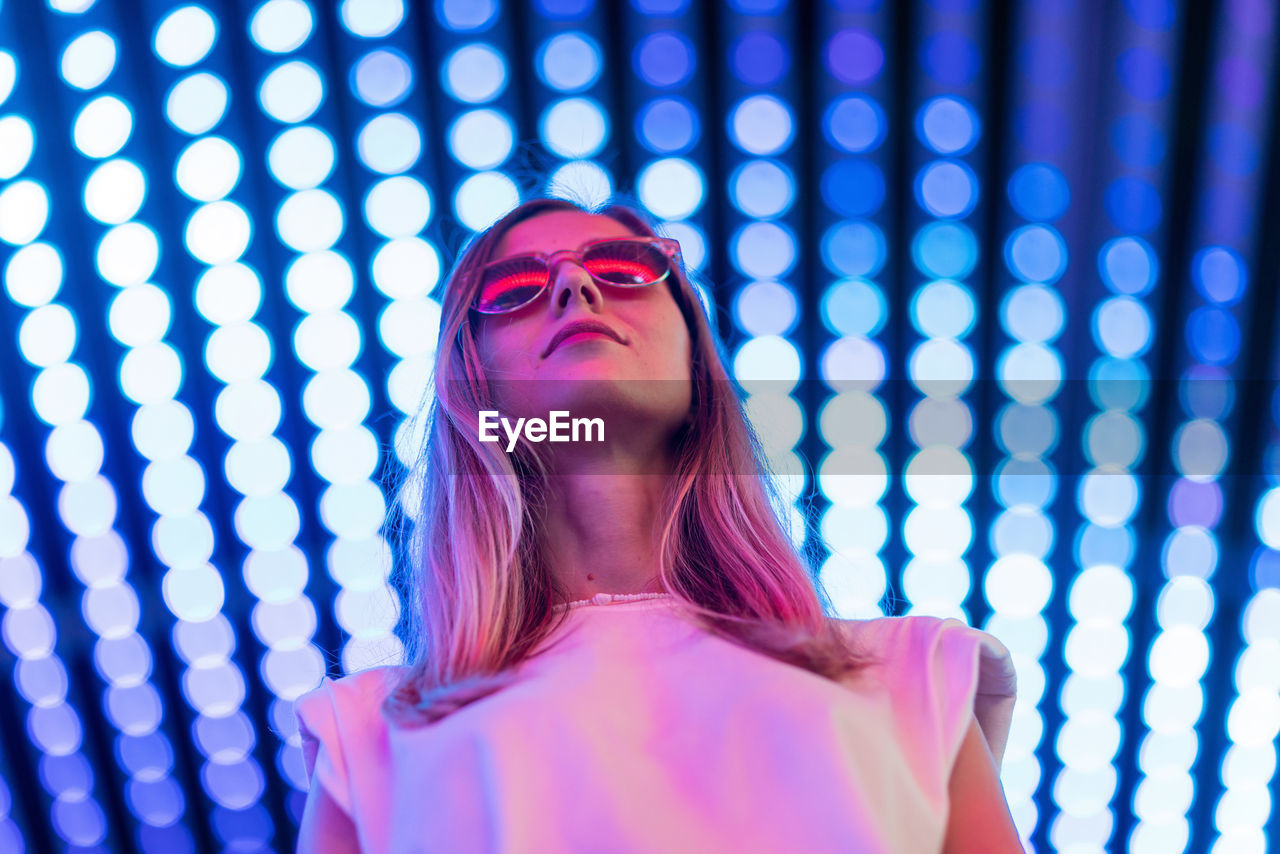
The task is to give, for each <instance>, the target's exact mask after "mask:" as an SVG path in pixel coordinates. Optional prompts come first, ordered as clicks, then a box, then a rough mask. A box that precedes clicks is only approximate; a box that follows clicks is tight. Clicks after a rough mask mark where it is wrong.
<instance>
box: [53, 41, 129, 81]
mask: <svg viewBox="0 0 1280 854" xmlns="http://www.w3.org/2000/svg"><path fill="white" fill-rule="evenodd" d="M115 66H116V42H115V39H113V38H111V36H109V35H107V34H106V33H104V32H102V31H101V30H92V31H90V32H87V33H84V34H82V35H79V36H76V38H75V39H73V40H72V42H71V43H70V44H69V45H67V47H66V50H64V51H63V52H62V63H61V66H60V70H61V72H62V79H63V80H66V81H67V83H68V84H69V85H71V86H73V87H75V88H76V89H92V88H94V87H95V86H98V85H99V84H101V83H102V82H103V81H104V80H106V79H107V77H109V76H110V75H111V72H112V70H113V69H114V68H115Z"/></svg>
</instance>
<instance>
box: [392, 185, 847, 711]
mask: <svg viewBox="0 0 1280 854" xmlns="http://www.w3.org/2000/svg"><path fill="white" fill-rule="evenodd" d="M561 210H569V211H580V212H586V213H600V214H602V215H604V216H608V217H611V218H613V219H614V220H616V221H618V222H620V223H621V224H623V225H625V226H626V227H628V228H629V229H631V230H632V231H634V232H635V233H636V234H638V235H646V236H654V229H653V227H652V226H651V225H650V224H649V222H648V221H646V219H645V218H644V217H643V216H641V215H640V214H639V213H637V212H636V211H635V210H633V209H632V208H630V207H627V206H624V205H620V204H616V203H615V204H612V205H610V206H608V207H605V208H603V209H602V210H596V211H590V210H585V209H584V208H583V207H582V206H580V205H577V204H575V203H573V202H569V201H565V200H562V199H547V198H541V199H534V200H531V201H528V202H525V203H524V204H522V205H520V206H519V207H517V208H515V209H514V210H513V211H511V212H510V213H509V214H507V215H506V216H505V217H503V218H502V219H501V220H499V221H498V222H497V223H495V224H494V225H492V226H490V227H489V229H487V230H486V231H484V232H482V233H480V234H479V235H477V236H476V237H475V238H474V239H473V240H472V241H471V242H470V244H469V245H468V246H467V247H466V248H465V250H464V251H463V253H462V256H461V258H460V259H459V260H458V262H457V264H456V265H455V266H454V268H453V271H452V273H451V275H450V276H449V277H448V279H447V281H446V283H445V290H444V298H443V307H442V316H441V323H440V337H439V342H438V345H437V349H436V361H435V369H434V374H433V378H432V379H433V389H432V393H431V394H430V395H429V410H426V421H425V424H423V425H422V426H421V428H420V429H419V431H417V432H418V434H419V435H422V434H425V436H426V439H425V443H424V447H423V448H422V450H421V452H420V453H418V455H417V461H416V463H415V464H414V465H413V466H411V467H410V470H409V471H408V472H407V473H406V474H405V482H404V485H403V487H404V488H402V490H401V491H400V494H401V496H402V499H403V500H404V501H405V502H406V503H407V506H405V507H403V509H402V512H403V513H404V514H405V516H406V517H407V520H408V524H407V525H406V526H405V528H406V530H405V532H404V535H403V539H404V541H405V560H403V561H401V565H400V566H399V567H398V568H397V578H398V584H397V587H398V589H399V591H400V593H401V595H402V607H401V613H400V622H399V625H398V626H397V635H398V636H399V637H400V638H401V640H402V641H403V642H404V645H405V654H406V659H405V663H406V665H407V666H406V668H405V670H404V673H403V676H402V678H401V680H400V682H399V684H398V685H397V686H396V687H395V689H394V690H393V691H392V692H391V693H390V695H389V696H388V697H387V700H386V702H385V705H384V713H385V714H386V715H387V717H388V718H389V719H390V720H391V721H392V722H394V723H396V724H397V725H399V726H405V727H412V726H421V725H425V724H429V723H432V722H434V721H436V720H439V719H440V718H443V717H445V716H446V715H448V714H450V713H452V712H454V711H456V710H457V709H459V708H461V707H463V706H465V705H467V704H468V703H471V702H474V701H475V700H478V699H480V698H482V697H485V696H487V695H489V694H492V693H494V692H496V691H498V690H500V689H501V688H503V687H504V686H506V685H508V684H509V683H510V682H512V681H513V680H514V679H515V678H516V672H515V666H516V665H517V664H519V663H520V662H521V661H523V660H524V659H526V658H527V657H529V655H530V654H531V653H532V652H533V651H534V650H536V649H537V647H539V645H540V644H541V643H542V641H543V640H544V639H546V638H547V637H548V636H549V635H550V634H551V633H553V632H554V631H555V629H556V628H558V627H559V625H560V623H561V622H562V621H563V620H564V619H567V618H568V611H567V610H566V609H557V608H556V607H555V605H556V604H557V603H558V602H560V601H562V600H563V599H565V598H567V596H566V595H565V591H563V590H561V589H559V587H558V585H557V583H556V580H555V577H554V574H553V573H552V572H550V571H549V567H548V563H547V561H546V555H545V554H544V546H543V543H542V537H541V530H542V527H541V521H540V520H541V519H542V518H543V514H544V511H545V503H544V496H545V490H544V489H543V488H541V487H542V485H543V484H542V482H541V481H540V478H541V477H542V476H543V475H544V474H545V470H544V469H543V468H542V467H541V465H540V463H539V462H538V459H537V457H536V454H533V453H532V452H522V451H519V450H517V451H516V452H515V453H513V454H510V455H508V454H507V453H505V452H504V451H503V450H501V449H500V448H499V447H498V445H497V444H495V443H489V442H481V441H480V440H479V415H478V413H479V412H480V411H481V410H486V409H488V410H492V409H496V408H497V407H496V406H495V405H494V402H493V399H492V396H491V393H490V387H489V383H488V381H487V378H486V376H485V371H484V369H483V367H482V365H481V360H480V355H479V352H478V350H477V344H476V335H475V327H474V326H473V322H472V320H471V312H470V311H469V307H470V305H471V302H472V299H473V297H474V290H475V283H474V282H473V281H472V279H474V278H475V277H474V276H472V275H471V274H472V273H473V272H474V271H476V270H478V269H479V268H480V267H481V266H483V265H484V264H486V263H487V262H489V261H490V260H492V258H493V254H494V251H495V249H496V247H497V245H498V242H499V241H500V240H501V239H502V236H503V235H504V234H505V233H506V232H507V230H508V229H510V228H511V227H512V226H513V225H515V224H516V223H518V222H521V221H523V220H526V219H529V218H531V217H534V216H537V215H538V214H542V213H546V212H549V211H561ZM677 266H678V265H677ZM668 281H669V284H670V287H671V292H672V294H673V296H674V297H675V299H676V302H677V303H678V305H679V307H680V311H681V314H682V315H683V316H684V320H685V323H686V326H687V328H688V331H689V336H690V342H691V357H692V358H691V362H692V364H691V380H692V397H693V402H692V410H691V413H690V416H691V417H690V420H689V422H688V423H686V425H685V426H684V427H683V428H681V430H680V431H679V433H678V435H677V436H676V437H675V439H674V440H673V442H674V445H673V447H674V451H675V453H674V460H675V464H674V468H673V471H672V475H671V477H670V478H669V480H668V482H667V485H666V487H665V492H664V496H663V499H662V502H661V503H660V505H659V514H660V515H659V517H658V518H659V520H660V521H659V526H658V527H659V530H660V534H659V542H658V553H659V582H660V585H661V588H662V589H663V590H664V591H666V592H668V593H671V594H672V595H673V596H674V597H675V598H676V599H677V600H678V602H677V604H678V605H682V606H683V607H684V608H686V609H687V610H686V613H688V614H689V615H690V616H691V617H693V618H694V619H695V620H696V621H697V622H698V624H699V625H701V626H703V627H704V628H705V629H706V630H707V631H709V632H711V633H713V634H716V635H718V636H720V637H722V638H725V639H727V640H729V641H732V642H734V643H737V644H739V645H741V646H744V647H746V648H749V649H752V650H756V651H758V652H761V653H763V654H765V655H768V656H771V657H773V658H775V659H777V660H779V661H783V662H786V663H787V664H791V665H794V666H796V667H800V668H803V669H805V670H808V671H810V672H812V673H815V674H818V675H820V676H823V677H825V678H828V679H832V680H840V679H842V678H843V677H844V676H846V675H847V674H849V673H851V672H853V671H854V670H857V669H859V668H860V667H861V666H862V665H864V664H865V663H866V662H867V660H868V659H865V658H864V657H863V656H862V654H861V652H860V651H858V650H855V649H853V648H852V647H851V646H850V642H849V640H848V636H847V635H846V634H845V633H844V632H842V631H841V629H840V628H839V625H838V621H834V620H831V619H828V617H827V616H826V614H825V606H826V605H827V604H828V600H827V599H826V596H825V593H824V592H822V590H821V587H820V585H815V583H814V581H813V580H811V577H810V573H809V570H808V568H807V567H806V565H805V562H804V560H803V559H802V557H801V555H800V554H798V553H797V551H796V548H795V546H794V545H793V542H792V540H791V538H790V536H789V535H788V534H787V533H786V532H785V531H784V529H783V527H782V524H781V522H780V520H779V518H778V515H777V514H776V513H775V511H774V509H773V508H774V505H773V503H772V502H773V501H774V500H775V499H776V496H775V494H774V492H773V489H772V484H771V482H770V481H769V478H768V477H767V476H765V474H764V472H765V471H766V469H765V465H764V455H763V452H762V450H761V446H760V443H759V440H758V439H757V437H756V435H755V433H754V431H753V430H752V428H751V426H750V424H749V422H748V421H747V419H746V417H745V415H744V412H743V408H742V403H741V400H740V399H739V397H738V395H737V394H736V393H735V392H734V391H733V388H734V387H733V385H732V381H731V379H730V377H729V375H728V374H727V373H726V371H725V367H724V365H725V362H726V361H727V360H726V357H725V353H724V350H723V346H722V345H721V343H720V342H719V340H718V339H717V337H716V335H715V333H714V332H713V330H712V328H711V326H710V324H709V322H708V317H707V315H706V313H705V312H704V311H703V309H702V307H701V305H700V300H699V297H698V295H697V294H696V292H695V291H694V289H693V287H692V286H691V284H690V282H689V279H688V278H687V275H686V273H685V271H683V270H678V269H677V270H676V271H675V275H674V276H672V277H669V279H668ZM526 444H527V443H522V446H523V445H526Z"/></svg>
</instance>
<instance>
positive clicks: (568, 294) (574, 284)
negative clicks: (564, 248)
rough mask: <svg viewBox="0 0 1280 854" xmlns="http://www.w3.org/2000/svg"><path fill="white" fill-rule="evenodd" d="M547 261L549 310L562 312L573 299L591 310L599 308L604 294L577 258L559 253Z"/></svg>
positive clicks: (556, 312) (557, 312)
mask: <svg viewBox="0 0 1280 854" xmlns="http://www.w3.org/2000/svg"><path fill="white" fill-rule="evenodd" d="M548 263H549V264H550V265H551V310H552V311H553V312H554V313H555V314H563V313H564V312H565V310H566V309H567V308H568V307H569V304H570V303H572V302H575V301H578V302H582V303H583V304H585V305H586V306H588V307H590V308H591V309H593V310H598V309H599V308H600V305H601V303H603V302H604V295H603V294H602V293H601V292H600V289H599V288H598V287H597V286H596V282H595V279H593V278H591V274H590V273H588V272H587V270H586V268H585V267H583V266H582V262H581V261H580V260H579V259H577V258H573V257H568V256H564V255H561V256H559V257H552V258H551V259H550V261H549V262H548Z"/></svg>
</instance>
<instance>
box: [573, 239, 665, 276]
mask: <svg viewBox="0 0 1280 854" xmlns="http://www.w3.org/2000/svg"><path fill="white" fill-rule="evenodd" d="M582 264H583V266H584V267H586V268H587V271H588V272H590V273H591V275H593V276H595V277H596V278H599V279H603V280H604V281H606V282H609V283H610V284H614V285H621V286H623V287H637V286H639V285H651V284H653V283H654V282H658V281H661V280H662V279H663V278H664V277H666V275H667V273H669V272H670V271H671V259H670V258H668V257H667V253H665V252H663V251H662V249H661V248H660V247H658V246H655V245H654V244H652V243H646V242H645V241H643V240H610V241H606V242H604V243H597V244H595V245H593V246H589V247H587V250H586V251H585V252H583V253H582Z"/></svg>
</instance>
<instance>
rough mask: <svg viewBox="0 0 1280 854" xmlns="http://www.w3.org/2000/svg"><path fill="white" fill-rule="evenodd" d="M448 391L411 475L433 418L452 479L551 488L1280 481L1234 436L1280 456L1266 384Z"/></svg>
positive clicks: (509, 384) (499, 387) (423, 426)
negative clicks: (531, 474) (484, 474)
mask: <svg viewBox="0 0 1280 854" xmlns="http://www.w3.org/2000/svg"><path fill="white" fill-rule="evenodd" d="M611 370H616V368H611ZM922 387H924V388H926V389H927V390H928V391H929V392H930V393H929V394H924V393H922V390H921V389H922ZM446 392H447V394H446V395H445V396H444V397H442V398H441V399H440V400H439V401H436V402H437V404H438V407H437V408H436V409H435V410H430V409H428V408H424V410H423V412H422V413H421V414H420V416H419V418H418V419H417V420H416V425H415V429H412V430H406V431H404V432H403V433H402V434H401V436H399V437H397V442H398V443H399V444H398V446H397V449H396V450H397V454H398V455H399V456H400V458H401V460H402V461H404V462H406V464H408V463H409V462H410V461H412V460H417V461H422V460H423V459H424V458H423V454H424V453H425V451H426V447H427V445H426V438H427V435H428V432H429V430H428V427H429V416H430V414H431V411H435V412H436V413H437V417H438V413H440V412H448V413H450V416H449V421H450V422H451V423H452V426H453V428H454V429H453V430H450V431H446V433H445V435H446V436H447V437H448V438H449V440H450V441H463V442H464V444H466V445H468V446H469V447H470V448H471V450H472V453H469V454H468V453H464V454H457V453H454V454H447V455H446V454H439V453H438V454H435V455H434V458H433V459H432V462H433V463H434V465H436V466H439V467H442V468H443V470H444V471H446V473H449V474H463V473H472V474H474V473H479V472H481V471H484V470H485V468H484V466H477V465H475V463H476V461H477V460H478V456H477V455H485V454H487V453H488V452H489V451H496V452H498V453H504V454H508V455H513V456H516V457H521V458H523V459H533V458H536V459H538V460H541V461H542V466H541V467H540V469H539V470H541V471H544V472H545V473H547V474H557V473H564V474H585V473H595V474H662V473H672V472H676V471H681V472H696V473H699V474H713V473H720V474H737V475H750V474H760V473H762V471H767V472H768V473H771V474H775V475H784V476H785V475H803V474H809V475H822V476H837V475H865V476H874V477H896V476H908V475H910V476H931V475H936V476H965V477H983V476H1001V477H1043V476H1055V477H1071V476H1084V475H1090V476H1106V475H1124V476H1136V477H1147V476H1162V475H1168V476H1174V477H1178V476H1181V477H1186V478H1190V479H1192V480H1212V479H1216V478H1225V477H1239V476H1249V477H1254V476H1259V475H1269V474H1274V473H1277V469H1278V468H1280V466H1277V461H1276V458H1275V455H1267V454H1262V453H1256V454H1253V455H1252V456H1251V458H1249V459H1244V458H1237V457H1235V456H1233V454H1238V447H1237V446H1238V441H1239V437H1238V436H1235V435H1232V434H1231V433H1230V432H1228V431H1229V429H1230V425H1232V424H1235V425H1236V427H1237V428H1238V429H1239V431H1240V432H1242V433H1244V432H1249V433H1250V434H1251V435H1252V439H1251V444H1252V445H1254V446H1257V447H1262V446H1265V445H1266V444H1267V438H1268V436H1267V435H1262V436H1261V441H1259V436H1258V435H1257V433H1258V429H1259V428H1261V429H1263V430H1266V429H1269V426H1268V425H1270V424H1271V423H1272V417H1271V414H1270V413H1272V412H1274V411H1276V409H1277V405H1276V384H1275V383H1271V382H1264V381H1230V380H1192V381H1188V380H1163V379H1113V380H1099V379H1090V380H1057V381H1043V380H1015V381H1010V380H1002V381H1000V382H996V381H993V380H972V381H967V382H960V381H954V380H937V381H929V382H926V381H906V380H883V381H879V382H872V381H855V380H845V381H841V382H838V383H831V382H827V381H816V380H815V381H801V382H794V381H784V380H752V381H744V382H741V383H736V382H724V381H720V382H712V383H705V382H703V383H694V382H691V381H688V380H653V379H626V378H614V377H609V378H605V377H600V378H573V379H504V378H489V379H488V380H487V387H485V388H480V387H479V386H478V385H477V384H473V383H470V382H461V381H459V382H457V383H453V384H451V386H450V387H449V388H448V389H446ZM433 400H434V398H430V397H429V398H428V404H430V403H431V402H432V401H433ZM1188 412H1190V413H1193V415H1191V416H1188V415H1187V413H1188ZM1233 412H1235V413H1239V417H1238V418H1236V419H1234V420H1233V419H1232V416H1231V414H1232V413H1233ZM1256 418H1262V419H1263V423H1262V424H1261V425H1259V424H1256V423H1254V424H1251V423H1248V421H1247V419H1256ZM744 422H745V423H746V424H747V425H749V427H750V431H749V434H748V433H747V432H744V431H743V430H742V429H741V428H740V425H741V424H743V423H744ZM751 437H753V439H752V438H751ZM1153 442H1158V446H1157V445H1155V444H1153ZM459 460H461V461H464V462H463V463H461V464H460V463H458V461H459ZM760 463H763V465H764V468H763V470H762V469H761V468H760ZM459 465H461V468H459ZM455 469H456V470H455Z"/></svg>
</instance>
